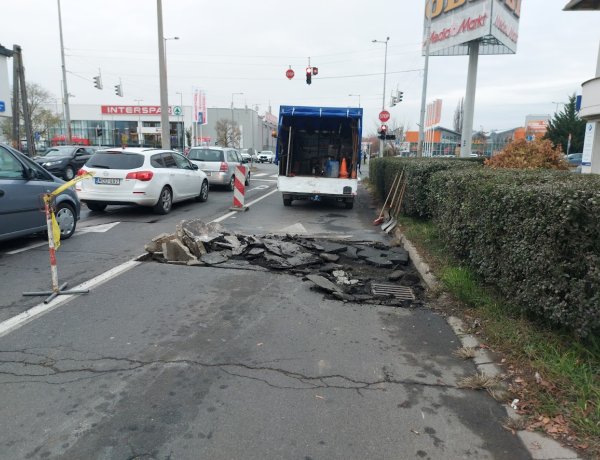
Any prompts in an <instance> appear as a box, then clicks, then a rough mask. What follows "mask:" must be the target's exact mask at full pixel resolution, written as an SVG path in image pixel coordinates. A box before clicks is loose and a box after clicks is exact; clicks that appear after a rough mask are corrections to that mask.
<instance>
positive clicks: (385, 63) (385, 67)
mask: <svg viewBox="0 0 600 460" xmlns="http://www.w3.org/2000/svg"><path fill="white" fill-rule="evenodd" d="M389 41H390V37H386V39H385V41H382V40H372V43H383V44H384V45H385V59H384V61H383V98H382V103H381V110H382V111H384V110H385V83H386V77H387V50H388V42H389ZM383 145H384V141H383V139H380V140H379V157H380V158H381V157H383Z"/></svg>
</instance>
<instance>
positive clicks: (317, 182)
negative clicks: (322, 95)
mask: <svg viewBox="0 0 600 460" xmlns="http://www.w3.org/2000/svg"><path fill="white" fill-rule="evenodd" d="M362 114H363V111H362V109H361V108H341V107H303V106H288V105H284V106H281V107H280V109H279V124H278V130H277V153H276V157H275V163H277V165H278V167H279V174H278V177H277V188H278V189H279V191H280V192H281V194H282V197H283V204H284V206H291V204H292V201H293V200H314V201H320V200H327V199H329V200H335V201H339V202H343V203H344V205H345V207H346V208H347V209H351V208H352V207H353V206H354V198H355V197H356V193H357V189H358V179H357V168H358V162H359V161H360V148H361V138H362Z"/></svg>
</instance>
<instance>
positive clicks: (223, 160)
mask: <svg viewBox="0 0 600 460" xmlns="http://www.w3.org/2000/svg"><path fill="white" fill-rule="evenodd" d="M188 158H189V159H190V161H191V162H192V163H194V164H196V165H198V167H199V168H200V169H201V170H202V171H204V172H205V173H206V175H207V176H208V182H209V184H210V185H222V186H226V187H227V188H228V189H229V190H233V188H234V182H235V168H236V166H240V165H242V164H243V161H242V157H241V155H240V154H239V153H238V151H237V150H235V149H232V148H229V147H192V148H191V149H190V153H189V154H188ZM245 184H246V185H250V168H248V167H246V180H245Z"/></svg>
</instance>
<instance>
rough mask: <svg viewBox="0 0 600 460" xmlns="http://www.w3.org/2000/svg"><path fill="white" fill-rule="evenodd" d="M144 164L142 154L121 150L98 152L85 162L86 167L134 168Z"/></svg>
mask: <svg viewBox="0 0 600 460" xmlns="http://www.w3.org/2000/svg"><path fill="white" fill-rule="evenodd" d="M143 164H144V155H139V154H137V153H122V152H115V153H111V152H102V153H100V152H98V153H95V154H94V156H92V157H91V158H90V159H89V160H88V161H87V163H86V164H85V166H86V167H88V168H101V169H136V168H139V167H141V166H142V165H143Z"/></svg>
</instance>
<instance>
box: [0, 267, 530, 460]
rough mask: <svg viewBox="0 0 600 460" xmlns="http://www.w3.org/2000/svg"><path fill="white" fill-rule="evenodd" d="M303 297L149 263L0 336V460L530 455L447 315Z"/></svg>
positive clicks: (221, 272)
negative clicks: (504, 422) (457, 354)
mask: <svg viewBox="0 0 600 460" xmlns="http://www.w3.org/2000/svg"><path fill="white" fill-rule="evenodd" d="M161 278H162V279H165V280H168V283H165V284H162V283H160V282H156V280H157V279H161ZM151 280H153V281H151ZM200 281H201V282H202V286H203V288H202V289H201V288H199V287H198V288H197V289H196V288H194V286H195V285H198V286H199V282H200ZM130 286H136V287H137V289H136V296H137V297H138V300H137V301H135V302H132V301H131V299H130V300H129V304H127V305H126V304H125V303H124V302H123V293H124V292H127V290H128V289H130ZM232 286H235V287H234V288H232ZM205 287H206V288H205ZM309 287H310V283H308V282H301V281H299V280H298V278H296V277H294V276H290V275H285V274H279V275H278V274H273V273H264V272H240V271H237V270H227V269H218V268H193V269H190V268H187V267H181V266H176V265H157V264H152V263H147V264H142V265H141V266H140V267H139V268H136V269H135V270H132V271H130V272H127V273H126V274H125V275H123V276H121V277H119V278H117V279H115V280H113V281H112V282H111V283H109V284H106V285H104V286H101V287H99V288H98V289H97V291H96V292H95V293H94V295H93V296H88V297H80V298H78V299H76V300H75V301H73V302H71V303H69V304H67V305H65V306H64V307H62V308H61V309H58V310H56V311H54V312H52V314H49V315H47V316H46V317H45V319H44V321H43V322H42V321H39V322H34V323H31V324H28V325H26V326H24V327H23V328H22V329H21V330H19V331H17V332H16V333H14V334H13V335H11V336H9V337H10V340H9V337H2V338H0V388H2V394H3V397H2V400H3V405H2V407H1V408H0V420H2V424H3V426H4V427H6V428H5V430H4V431H3V433H2V435H1V441H0V444H1V445H2V450H1V451H0V458H7V459H8V458H61V459H63V458H64V459H81V458H94V459H121V458H122V459H126V458H156V459H166V458H172V459H176V458H215V459H220V458H266V459H271V458H272V459H275V458H301V459H302V458H313V459H317V458H352V459H354V458H356V459H359V458H399V457H398V451H399V450H401V451H402V452H404V453H405V454H403V455H404V456H401V457H400V458H421V457H422V458H476V459H481V458H507V459H508V458H510V459H514V458H528V456H527V455H526V454H525V453H524V452H523V451H522V450H521V449H522V448H521V447H520V445H519V441H518V440H517V439H516V438H515V437H513V436H512V435H511V434H510V433H509V432H507V431H505V430H503V429H502V428H501V427H500V420H501V417H502V410H501V408H500V406H499V405H498V404H497V403H496V402H494V401H493V400H492V399H491V398H490V397H489V396H488V395H487V394H486V393H484V392H477V391H471V390H462V389H457V388H456V381H457V379H459V378H461V377H463V376H465V375H468V374H469V373H472V372H473V371H474V367H473V366H472V364H470V363H467V362H464V361H460V360H458V359H456V358H453V357H452V356H451V354H450V352H451V349H452V348H454V347H458V346H459V342H458V339H457V338H456V337H455V336H454V335H453V334H452V333H451V332H450V330H449V328H448V326H447V325H446V323H445V321H444V319H443V318H441V317H439V316H437V315H435V314H433V313H432V312H430V311H428V310H424V309H417V310H407V309H402V308H393V307H381V306H377V307H374V306H361V305H353V304H351V303H343V302H339V301H333V300H331V301H329V300H323V298H322V295H321V294H320V293H318V292H314V291H311V290H310V289H309ZM77 319H80V320H81V321H76V320H77ZM83 319H85V321H84V320H83ZM72 323H76V324H77V325H78V327H77V328H70V327H66V325H68V324H72ZM9 420H10V423H7V422H8V421H9ZM267 446H268V447H267Z"/></svg>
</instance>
